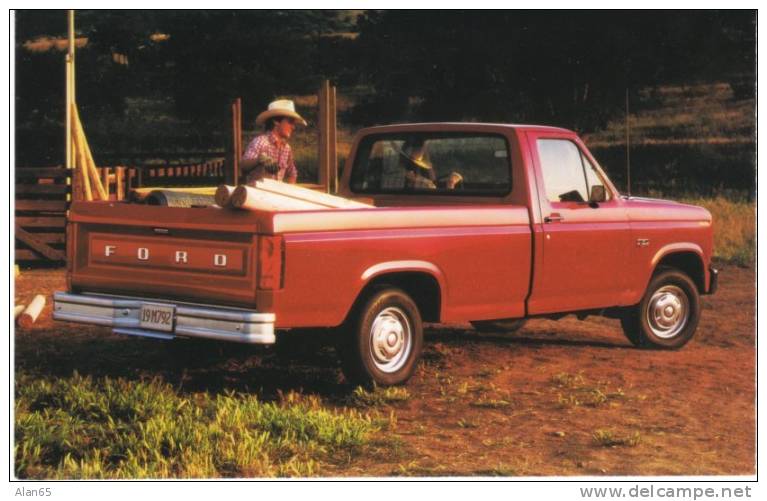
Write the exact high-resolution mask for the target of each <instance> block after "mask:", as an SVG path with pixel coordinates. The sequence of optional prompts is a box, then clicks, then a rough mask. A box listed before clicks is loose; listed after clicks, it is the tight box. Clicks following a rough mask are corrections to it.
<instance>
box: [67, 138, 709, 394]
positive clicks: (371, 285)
mask: <svg viewBox="0 0 767 501" xmlns="http://www.w3.org/2000/svg"><path fill="white" fill-rule="evenodd" d="M340 184H341V187H340V189H339V194H340V195H341V196H344V197H347V198H351V199H359V200H365V201H367V202H368V203H370V204H371V206H370V207H369V208H351V209H338V210H335V209H333V210H322V211H320V210H317V211H315V210H293V211H280V210H274V211H261V210H253V211H236V210H226V209H221V208H218V207H215V206H213V207H202V208H197V207H191V208H177V207H160V206H148V205H138V204H130V203H121V202H75V203H73V204H72V206H71V210H70V215H69V222H68V226H67V231H68V237H67V246H68V249H67V251H68V261H67V280H68V282H67V283H68V289H69V290H68V291H67V292H59V293H56V295H55V299H54V302H55V306H54V318H55V319H57V320H62V321H70V322H84V323H89V324H97V325H104V326H109V327H111V328H112V330H113V331H114V332H115V333H117V334H127V335H136V336H147V337H154V338H159V339H165V340H171V339H174V338H195V337H196V338H209V339H215V340H221V341H234V342H239V343H260V344H273V343H275V341H279V338H280V337H283V336H289V335H290V331H291V330H294V331H296V330H303V329H312V328H322V329H325V330H328V329H329V330H331V331H333V332H337V347H338V351H339V355H340V358H341V361H342V366H343V370H344V373H345V375H346V377H347V379H348V380H350V381H354V382H359V383H367V384H370V383H377V384H380V385H394V384H401V383H404V382H405V381H407V380H408V378H410V377H411V375H412V374H413V371H414V370H415V367H416V364H417V361H418V358H419V355H420V353H421V349H422V345H423V324H424V322H431V323H439V322H442V323H448V322H449V323H454V322H472V323H473V324H474V325H475V326H477V328H478V329H487V328H504V327H508V328H512V327H513V326H516V325H519V321H520V320H522V319H526V318H530V317H549V318H559V317H561V316H563V315H566V314H571V313H574V314H576V315H578V316H580V317H582V316H585V315H590V314H603V315H608V316H612V317H615V318H620V319H621V323H622V326H623V330H624V331H625V334H626V336H627V337H628V339H629V340H630V341H631V343H633V344H634V345H637V346H641V347H649V348H679V347H681V346H682V345H684V344H685V343H687V342H688V341H689V340H690V339H691V338H692V337H693V334H694V333H695V330H696V328H697V326H698V321H699V319H700V315H701V305H700V296H701V295H703V294H711V293H713V292H714V291H715V290H716V288H717V270H716V269H715V268H713V267H712V264H711V255H712V220H711V214H710V213H709V212H708V211H706V210H705V209H703V208H700V207H694V206H690V205H684V204H681V203H676V202H671V201H664V200H654V199H648V198H635V197H628V196H623V195H621V194H620V193H619V192H618V190H617V189H616V188H615V186H614V185H613V184H612V183H611V182H610V180H609V179H608V178H607V176H606V175H605V173H604V171H603V170H602V169H601V168H600V167H599V164H598V163H597V161H596V160H595V159H594V157H593V156H592V155H591V153H590V152H589V150H588V149H587V148H586V146H585V145H584V144H583V142H582V141H581V140H580V139H579V138H578V136H577V135H576V134H575V133H574V132H571V131H568V130H564V129H560V128H555V127H544V126H528V125H505V124H478V123H431V124H429V123H426V124H407V125H390V126H381V127H372V128H367V129H364V130H362V131H360V132H359V133H358V134H357V136H356V138H355V141H354V144H353V146H352V149H351V153H350V155H349V157H348V159H347V162H346V167H345V169H344V171H343V176H342V179H341V183H340Z"/></svg>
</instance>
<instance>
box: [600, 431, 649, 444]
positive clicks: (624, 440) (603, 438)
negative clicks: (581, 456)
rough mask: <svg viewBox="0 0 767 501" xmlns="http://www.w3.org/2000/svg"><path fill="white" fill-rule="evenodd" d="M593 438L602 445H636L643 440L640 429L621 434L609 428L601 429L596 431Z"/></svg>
mask: <svg viewBox="0 0 767 501" xmlns="http://www.w3.org/2000/svg"><path fill="white" fill-rule="evenodd" d="M592 439H593V440H594V443H595V444H596V445H599V446H601V447H636V446H637V445H639V442H641V440H642V436H641V435H640V434H639V432H638V431H636V432H634V433H632V434H630V435H619V434H617V433H616V432H614V431H612V430H608V429H599V430H596V431H595V432H594V434H593V435H592Z"/></svg>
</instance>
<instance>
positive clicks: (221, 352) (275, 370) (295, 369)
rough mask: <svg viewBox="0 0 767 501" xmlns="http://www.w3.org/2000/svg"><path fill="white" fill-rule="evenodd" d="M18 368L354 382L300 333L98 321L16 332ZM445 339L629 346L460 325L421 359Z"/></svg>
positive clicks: (206, 380) (199, 384)
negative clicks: (288, 336) (161, 334)
mask: <svg viewBox="0 0 767 501" xmlns="http://www.w3.org/2000/svg"><path fill="white" fill-rule="evenodd" d="M15 339H16V343H15V354H14V355H15V363H16V371H17V374H25V375H31V376H34V377H44V378H67V377H71V376H72V374H74V373H75V372H77V373H78V374H80V375H83V376H90V377H93V378H123V379H126V380H151V379H159V380H160V381H162V382H164V383H167V384H169V385H171V386H172V387H173V388H174V389H176V391H178V392H182V393H195V392H211V393H214V394H218V393H224V392H243V393H255V394H257V395H258V396H259V397H260V398H262V399H264V400H267V401H268V400H275V399H278V398H280V395H281V394H285V393H288V392H290V391H297V392H305V393H312V394H317V395H319V396H321V397H323V398H327V399H329V400H330V401H334V400H337V401H343V399H344V398H345V397H347V396H348V394H349V393H350V392H351V391H353V390H354V387H352V386H350V385H348V384H345V383H344V379H343V376H342V375H341V371H340V364H339V360H338V357H337V355H336V352H335V349H334V348H333V347H332V346H331V345H330V343H328V341H327V339H319V338H318V339H311V338H310V337H305V338H302V339H300V342H297V343H294V344H291V345H290V346H289V350H284V349H283V350H282V351H280V350H279V349H275V348H274V347H262V346H250V345H239V344H229V343H218V342H213V341H205V340H190V339H185V340H174V341H157V340H148V339H141V338H130V337H122V336H117V335H112V334H110V333H109V332H108V331H106V330H105V329H103V328H99V327H85V328H81V329H78V328H72V327H67V328H65V329H59V330H56V331H55V332H52V331H49V330H42V329H41V330H33V331H27V332H24V331H17V333H16V338H15ZM440 343H441V344H446V345H449V346H451V347H452V348H454V349H456V350H457V351H458V352H459V353H460V352H461V351H463V350H466V356H469V357H470V356H471V351H473V350H474V349H481V348H482V346H487V345H493V346H494V347H495V348H494V349H503V348H504V347H508V348H509V349H519V348H524V347H526V346H530V347H536V349H540V348H545V347H549V346H550V347H555V346H565V347H583V348H595V347H596V348H609V349H633V348H631V347H630V345H628V344H627V343H625V342H624V343H621V342H620V341H619V340H616V342H615V343H612V342H604V341H591V340H587V339H571V338H552V339H548V338H546V339H543V338H539V337H534V336H528V335H525V334H524V333H520V334H519V335H514V336H511V335H493V334H482V335H478V334H477V333H476V332H474V331H472V330H467V329H450V328H439V329H427V331H426V342H425V349H424V359H425V360H429V359H430V358H433V357H432V355H434V353H432V352H433V351H434V349H433V345H435V344H440Z"/></svg>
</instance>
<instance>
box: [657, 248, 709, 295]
mask: <svg viewBox="0 0 767 501" xmlns="http://www.w3.org/2000/svg"><path fill="white" fill-rule="evenodd" d="M661 268H675V269H677V270H679V271H681V272H683V273H686V274H687V276H689V277H690V278H691V279H692V281H693V282H695V285H696V286H697V287H698V292H700V293H701V294H703V293H705V291H706V290H705V289H706V283H705V281H706V277H705V274H704V271H703V262H702V261H701V260H700V257H699V256H698V255H697V254H695V253H694V252H674V253H673V254H668V255H666V256H663V259H661V260H660V262H658V265H657V266H656V267H655V270H656V271H657V270H659V269H661Z"/></svg>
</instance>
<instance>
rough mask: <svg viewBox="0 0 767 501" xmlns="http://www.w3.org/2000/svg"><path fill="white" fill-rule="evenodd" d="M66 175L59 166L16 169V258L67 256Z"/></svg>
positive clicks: (37, 259)
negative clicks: (65, 248)
mask: <svg viewBox="0 0 767 501" xmlns="http://www.w3.org/2000/svg"><path fill="white" fill-rule="evenodd" d="M68 175H69V172H68V171H67V169H65V168H63V167H61V166H59V167H42V168H17V169H16V207H15V209H16V218H15V223H16V224H15V226H16V261H41V260H42V261H50V262H63V261H64V260H65V259H66V252H65V250H64V247H65V244H66V237H65V232H66V221H67V220H66V211H67V195H68V193H69V191H70V186H69V184H68V182H67V177H68Z"/></svg>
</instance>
